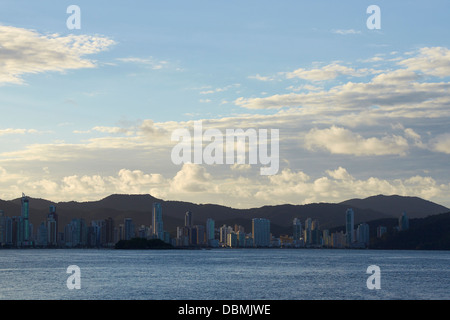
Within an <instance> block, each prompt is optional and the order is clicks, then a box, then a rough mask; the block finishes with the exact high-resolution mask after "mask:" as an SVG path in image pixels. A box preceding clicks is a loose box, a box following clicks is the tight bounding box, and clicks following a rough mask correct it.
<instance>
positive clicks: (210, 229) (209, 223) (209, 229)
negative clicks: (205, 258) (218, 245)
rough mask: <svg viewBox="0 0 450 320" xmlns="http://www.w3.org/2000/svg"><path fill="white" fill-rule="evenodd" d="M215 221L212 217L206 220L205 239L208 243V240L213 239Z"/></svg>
mask: <svg viewBox="0 0 450 320" xmlns="http://www.w3.org/2000/svg"><path fill="white" fill-rule="evenodd" d="M214 230H215V222H214V220H213V219H211V218H208V219H207V220H206V241H207V242H208V244H209V241H210V240H214V232H215V231H214Z"/></svg>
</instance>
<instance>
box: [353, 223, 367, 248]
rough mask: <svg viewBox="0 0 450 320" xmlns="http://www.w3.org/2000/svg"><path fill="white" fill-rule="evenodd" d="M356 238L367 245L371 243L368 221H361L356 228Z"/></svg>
mask: <svg viewBox="0 0 450 320" xmlns="http://www.w3.org/2000/svg"><path fill="white" fill-rule="evenodd" d="M356 240H357V241H358V242H359V243H360V244H364V246H366V247H367V246H368V245H369V240H370V234H369V225H368V224H367V223H361V224H360V225H358V228H356Z"/></svg>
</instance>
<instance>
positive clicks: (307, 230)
mask: <svg viewBox="0 0 450 320" xmlns="http://www.w3.org/2000/svg"><path fill="white" fill-rule="evenodd" d="M311 231H312V219H311V218H307V219H306V220H305V236H304V238H305V244H306V245H311V244H312V234H311Z"/></svg>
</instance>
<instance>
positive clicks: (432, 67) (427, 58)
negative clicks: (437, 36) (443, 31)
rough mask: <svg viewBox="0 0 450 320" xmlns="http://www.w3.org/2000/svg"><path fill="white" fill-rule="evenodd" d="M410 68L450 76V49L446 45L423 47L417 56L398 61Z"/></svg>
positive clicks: (434, 74)
mask: <svg viewBox="0 0 450 320" xmlns="http://www.w3.org/2000/svg"><path fill="white" fill-rule="evenodd" d="M398 64H399V65H401V66H405V67H407V69H408V70H412V71H418V72H422V73H424V74H427V75H432V76H437V77H448V76H450V50H449V49H447V48H444V47H432V48H428V47H426V48H421V49H420V50H419V54H418V55H417V56H415V57H412V58H409V59H405V60H402V61H400V62H398Z"/></svg>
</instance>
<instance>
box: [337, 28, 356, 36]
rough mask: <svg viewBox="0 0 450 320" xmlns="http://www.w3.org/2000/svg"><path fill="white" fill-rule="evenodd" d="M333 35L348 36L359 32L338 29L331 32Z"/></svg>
mask: <svg viewBox="0 0 450 320" xmlns="http://www.w3.org/2000/svg"><path fill="white" fill-rule="evenodd" d="M332 32H333V33H336V34H341V35H348V34H361V31H359V30H355V29H338V30H332Z"/></svg>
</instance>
